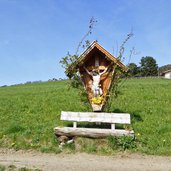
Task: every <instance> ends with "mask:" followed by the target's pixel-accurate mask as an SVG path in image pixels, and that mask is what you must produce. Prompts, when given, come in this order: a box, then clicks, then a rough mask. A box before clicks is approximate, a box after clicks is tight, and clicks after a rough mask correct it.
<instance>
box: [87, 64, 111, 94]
mask: <svg viewBox="0 0 171 171" xmlns="http://www.w3.org/2000/svg"><path fill="white" fill-rule="evenodd" d="M84 69H85V70H86V72H87V73H88V74H89V75H90V76H91V77H92V80H93V82H92V86H91V89H92V91H93V94H94V96H95V97H97V96H101V95H102V94H103V92H102V89H101V87H100V77H101V75H103V74H104V73H105V72H106V71H107V70H108V67H107V68H106V69H105V70H104V71H103V72H99V71H98V70H97V69H93V70H92V71H91V72H90V71H88V69H87V68H85V67H84Z"/></svg>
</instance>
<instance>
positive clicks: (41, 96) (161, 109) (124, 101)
mask: <svg viewBox="0 0 171 171" xmlns="http://www.w3.org/2000/svg"><path fill="white" fill-rule="evenodd" d="M170 104H171V80H164V79H135V80H134V79H133V80H127V81H126V82H125V83H124V84H122V86H121V88H120V94H119V96H118V98H117V99H115V100H114V101H113V103H112V109H113V112H127V113H130V114H131V117H132V127H133V129H134V131H135V135H136V140H135V143H136V146H133V147H134V148H130V149H131V150H133V151H137V152H143V153H148V154H158V155H171V140H170V137H171V107H170ZM62 110H63V111H90V110H91V109H90V108H89V107H88V106H87V105H85V104H84V103H83V102H81V97H80V96H79V94H78V91H77V90H76V89H73V88H71V89H68V86H67V81H59V82H47V83H34V84H28V85H20V86H10V87H1V88H0V147H8V148H16V149H38V150H41V151H44V152H56V153H58V152H60V149H59V148H58V142H57V139H56V137H55V136H54V134H53V128H54V127H56V126H64V125H66V124H67V123H66V122H61V121H60V113H61V111H62ZM124 141H125V140H124ZM112 142H115V139H112V138H110V137H109V138H108V139H106V140H100V141H99V140H89V139H80V138H78V140H76V143H75V146H74V147H72V148H73V149H74V151H86V152H93V153H98V152H100V153H105V154H112V153H113V152H114V153H115V152H116V150H117V149H116V148H113V147H114V146H115V145H111V143H112ZM128 142H129V141H128ZM121 143H122V141H121ZM88 144H90V145H88ZM123 144H124V142H123ZM128 146H130V147H132V145H131V144H128ZM68 148H71V147H67V146H66V151H67V150H68ZM64 151H65V148H64ZM71 151H73V150H71Z"/></svg>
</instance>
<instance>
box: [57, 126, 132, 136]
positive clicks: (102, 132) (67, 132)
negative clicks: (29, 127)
mask: <svg viewBox="0 0 171 171" xmlns="http://www.w3.org/2000/svg"><path fill="white" fill-rule="evenodd" d="M54 131H55V134H56V135H57V136H63V135H64V136H67V137H75V136H81V137H89V138H106V137H108V136H117V137H118V136H131V137H134V131H128V130H119V129H117V130H116V129H115V130H111V129H94V128H70V127H64V128H59V127H56V128H54Z"/></svg>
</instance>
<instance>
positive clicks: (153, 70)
mask: <svg viewBox="0 0 171 171" xmlns="http://www.w3.org/2000/svg"><path fill="white" fill-rule="evenodd" d="M140 65H141V67H140V72H141V76H143V77H144V76H157V75H158V65H157V63H156V60H155V59H154V58H153V57H151V56H146V57H142V58H141V62H140Z"/></svg>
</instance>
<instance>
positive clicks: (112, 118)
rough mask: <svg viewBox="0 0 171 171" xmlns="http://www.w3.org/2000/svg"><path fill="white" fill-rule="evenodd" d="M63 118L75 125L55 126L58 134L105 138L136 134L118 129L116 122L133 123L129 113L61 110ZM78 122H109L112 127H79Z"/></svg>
mask: <svg viewBox="0 0 171 171" xmlns="http://www.w3.org/2000/svg"><path fill="white" fill-rule="evenodd" d="M61 120H63V121H72V122H73V127H64V128H60V127H56V128H54V131H55V134H56V135H57V136H62V135H64V136H67V137H75V136H82V137H90V138H105V137H107V136H110V135H111V136H134V131H133V130H125V129H116V128H115V124H131V118H130V114H128V113H101V112H61ZM77 122H91V123H92V122H94V123H109V124H111V129H101V128H79V127H77Z"/></svg>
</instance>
